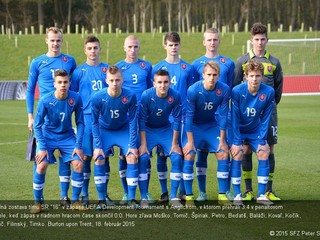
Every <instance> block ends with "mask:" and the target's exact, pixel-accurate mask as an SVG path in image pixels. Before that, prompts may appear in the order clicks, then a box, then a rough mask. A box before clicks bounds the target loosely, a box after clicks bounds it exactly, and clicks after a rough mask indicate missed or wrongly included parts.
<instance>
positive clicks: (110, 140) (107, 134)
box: [100, 125, 130, 156]
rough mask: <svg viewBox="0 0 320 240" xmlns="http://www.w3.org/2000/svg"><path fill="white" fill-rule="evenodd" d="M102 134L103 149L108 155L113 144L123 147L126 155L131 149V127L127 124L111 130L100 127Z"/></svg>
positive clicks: (122, 149)
mask: <svg viewBox="0 0 320 240" xmlns="http://www.w3.org/2000/svg"><path fill="white" fill-rule="evenodd" d="M100 136H101V141H102V149H103V152H104V154H105V155H106V156H108V155H110V151H112V149H113V146H117V147H119V148H121V151H122V153H123V154H124V155H126V154H127V153H128V149H129V138H130V136H129V127H128V126H127V125H126V126H125V127H123V128H121V129H116V130H111V129H105V128H100Z"/></svg>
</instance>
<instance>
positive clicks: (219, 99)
mask: <svg viewBox="0 0 320 240" xmlns="http://www.w3.org/2000/svg"><path fill="white" fill-rule="evenodd" d="M229 99H230V88H229V87H228V86H227V85H226V84H224V83H222V82H219V81H217V83H216V85H215V87H214V89H213V90H211V91H208V90H206V89H205V88H204V86H203V81H198V82H196V83H194V84H193V85H192V86H191V87H189V89H188V95H187V109H186V116H185V118H186V119H185V127H186V131H187V132H192V124H193V123H195V124H211V125H212V126H213V127H214V126H219V127H220V129H221V130H225V129H226V124H227V115H228V110H229V105H228V103H229ZM218 107H219V116H220V119H219V123H217V120H216V118H215V112H216V111H217V109H218Z"/></svg>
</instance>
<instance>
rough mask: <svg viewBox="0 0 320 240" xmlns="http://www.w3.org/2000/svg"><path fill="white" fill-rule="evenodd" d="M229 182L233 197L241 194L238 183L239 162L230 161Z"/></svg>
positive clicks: (239, 173)
mask: <svg viewBox="0 0 320 240" xmlns="http://www.w3.org/2000/svg"><path fill="white" fill-rule="evenodd" d="M230 175H231V182H232V187H233V192H234V196H237V195H238V194H239V193H241V189H240V183H241V160H234V159H232V161H231V170H230Z"/></svg>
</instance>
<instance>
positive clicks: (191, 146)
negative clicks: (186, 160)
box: [183, 142, 196, 156]
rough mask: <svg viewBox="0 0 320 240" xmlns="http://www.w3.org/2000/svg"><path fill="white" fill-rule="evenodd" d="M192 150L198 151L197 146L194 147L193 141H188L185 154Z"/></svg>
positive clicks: (184, 149)
mask: <svg viewBox="0 0 320 240" xmlns="http://www.w3.org/2000/svg"><path fill="white" fill-rule="evenodd" d="M191 151H195V152H196V148H195V147H194V145H193V143H190V142H187V144H186V145H185V146H184V148H183V154H184V155H185V156H186V155H188V154H189V153H190V152H191Z"/></svg>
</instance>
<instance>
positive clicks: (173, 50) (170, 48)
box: [164, 41, 180, 56]
mask: <svg viewBox="0 0 320 240" xmlns="http://www.w3.org/2000/svg"><path fill="white" fill-rule="evenodd" d="M164 49H165V50H167V55H170V56H176V55H179V52H180V43H178V42H170V41H167V43H166V44H165V45H164Z"/></svg>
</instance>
